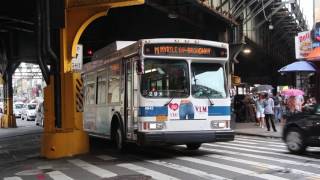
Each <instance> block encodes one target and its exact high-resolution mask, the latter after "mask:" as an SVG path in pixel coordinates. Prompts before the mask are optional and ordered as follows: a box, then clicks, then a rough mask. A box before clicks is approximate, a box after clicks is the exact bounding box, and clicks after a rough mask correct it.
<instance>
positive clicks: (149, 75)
mask: <svg viewBox="0 0 320 180" xmlns="http://www.w3.org/2000/svg"><path fill="white" fill-rule="evenodd" d="M188 74H189V73H188V64H187V62H186V61H184V60H174V61H173V60H168V59H145V61H144V74H142V80H141V94H142V95H143V96H144V97H188V96H189V92H190V91H189V80H188V79H189V78H188V77H189V75H188Z"/></svg>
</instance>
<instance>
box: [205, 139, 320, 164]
mask: <svg viewBox="0 0 320 180" xmlns="http://www.w3.org/2000/svg"><path fill="white" fill-rule="evenodd" d="M203 145H207V146H210V147H222V148H228V149H234V150H242V151H248V152H256V153H261V154H272V155H278V156H285V157H289V158H295V159H300V160H307V161H311V162H312V161H313V162H320V160H319V159H314V158H308V157H302V156H297V155H292V154H284V153H277V152H268V151H260V150H254V149H246V148H241V147H232V146H233V145H232V144H230V145H231V146H228V145H218V144H208V143H205V144H203Z"/></svg>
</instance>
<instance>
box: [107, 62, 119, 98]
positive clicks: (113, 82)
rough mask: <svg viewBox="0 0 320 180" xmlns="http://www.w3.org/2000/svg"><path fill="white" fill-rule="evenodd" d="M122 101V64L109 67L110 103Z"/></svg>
mask: <svg viewBox="0 0 320 180" xmlns="http://www.w3.org/2000/svg"><path fill="white" fill-rule="evenodd" d="M119 101H120V63H115V64H111V65H110V66H109V79H108V103H117V102H119Z"/></svg>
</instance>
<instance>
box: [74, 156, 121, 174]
mask: <svg viewBox="0 0 320 180" xmlns="http://www.w3.org/2000/svg"><path fill="white" fill-rule="evenodd" d="M68 162H70V163H72V164H74V165H76V166H78V167H80V168H82V169H84V170H86V171H89V172H91V173H93V174H95V175H97V176H99V177H101V178H110V177H114V176H117V174H115V173H113V172H111V171H108V170H105V169H102V168H100V167H97V166H94V165H92V164H89V163H87V162H85V161H82V160H80V159H73V160H68Z"/></svg>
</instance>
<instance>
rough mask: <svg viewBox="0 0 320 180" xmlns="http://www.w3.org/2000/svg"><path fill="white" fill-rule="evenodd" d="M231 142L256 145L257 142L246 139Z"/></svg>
mask: <svg viewBox="0 0 320 180" xmlns="http://www.w3.org/2000/svg"><path fill="white" fill-rule="evenodd" d="M233 142H236V143H241V144H251V145H258V143H254V142H247V141H241V140H234V141H233Z"/></svg>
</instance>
